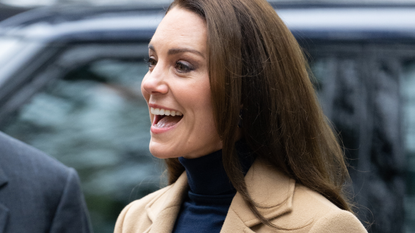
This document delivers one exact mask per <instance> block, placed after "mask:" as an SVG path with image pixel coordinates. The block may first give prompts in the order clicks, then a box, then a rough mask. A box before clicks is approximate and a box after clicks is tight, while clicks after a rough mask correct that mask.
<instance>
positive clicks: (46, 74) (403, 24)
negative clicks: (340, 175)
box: [0, 0, 415, 233]
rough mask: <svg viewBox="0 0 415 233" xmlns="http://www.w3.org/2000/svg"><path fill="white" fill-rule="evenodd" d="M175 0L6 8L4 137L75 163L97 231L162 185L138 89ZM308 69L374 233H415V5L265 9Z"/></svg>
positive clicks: (312, 4) (72, 0)
mask: <svg viewBox="0 0 415 233" xmlns="http://www.w3.org/2000/svg"><path fill="white" fill-rule="evenodd" d="M170 2H171V1H170V0H158V1H156V0H153V1H151V2H150V1H139V0H136V1H133V0H119V1H109V0H89V1H87V0H36V1H34V0H0V21H1V22H0V130H1V131H3V132H5V133H6V134H9V135H11V136H13V137H15V138H17V139H19V140H22V141H24V142H26V143H28V144H30V145H32V146H34V147H36V148H38V149H40V150H42V151H44V152H46V153H47V154H49V155H51V156H53V157H55V158H57V159H58V160H59V161H61V162H62V163H64V164H66V165H68V166H70V167H74V168H75V169H76V170H77V171H78V173H79V175H80V178H81V181H82V188H83V191H84V194H85V197H86V201H87V205H88V208H89V211H90V216H91V220H92V224H93V227H94V231H95V232H99V233H109V232H112V231H113V227H114V224H115V220H116V217H117V216H118V214H119V212H120V211H121V209H122V208H123V207H124V206H125V205H127V204H128V203H129V202H131V201H133V200H135V199H137V198H140V197H142V196H144V195H146V194H147V193H149V192H152V191H154V190H156V189H158V188H160V187H161V186H163V185H165V184H166V181H165V177H164V175H163V171H164V166H163V162H162V161H160V160H158V159H155V158H153V157H152V156H151V154H150V153H149V151H148V142H149V127H150V122H149V118H148V110H147V106H146V104H145V101H144V100H143V98H142V97H141V92H140V83H141V80H142V78H143V76H144V74H145V73H146V72H147V65H146V63H145V62H144V58H146V57H147V43H148V41H149V40H150V38H151V36H152V34H153V33H154V31H155V28H156V27H157V25H158V23H159V22H160V21H161V19H162V17H163V14H164V9H165V8H166V7H167V6H168V4H169V3H170ZM270 2H271V4H272V5H273V6H274V8H275V9H276V11H277V13H279V15H280V17H281V18H282V19H283V20H284V22H285V23H286V24H287V25H288V27H289V28H290V29H291V31H292V32H293V34H294V35H295V36H296V38H297V39H298V41H299V42H300V44H301V46H302V47H303V48H304V51H305V54H306V56H307V58H308V60H309V62H310V66H311V72H312V73H313V74H312V76H313V77H314V79H315V86H316V91H317V93H318V96H319V100H320V102H321V105H322V107H323V109H324V112H325V114H326V115H327V116H328V117H329V119H330V120H331V121H332V122H333V123H334V125H335V128H336V131H337V132H338V134H339V136H340V138H341V139H342V141H343V144H344V148H345V153H346V156H347V158H348V162H349V164H350V173H351V176H352V179H353V182H354V183H353V188H354V200H355V201H356V203H357V207H358V211H357V214H358V217H359V218H360V219H361V220H362V221H363V222H364V224H365V225H366V226H370V225H371V226H370V228H369V232H376V233H389V232H395V233H400V232H402V233H410V232H415V0H406V1H405V0H401V1H399V0H383V1H380V0H378V1H375V0H372V1H369V0H368V1H362V0H360V1H353V0H343V1H342V0H332V1H329V0H327V1H313V0H291V1H270Z"/></svg>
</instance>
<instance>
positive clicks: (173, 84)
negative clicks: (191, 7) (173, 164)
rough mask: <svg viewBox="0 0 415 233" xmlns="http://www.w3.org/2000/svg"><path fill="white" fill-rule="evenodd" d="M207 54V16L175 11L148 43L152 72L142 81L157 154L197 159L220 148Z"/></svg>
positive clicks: (151, 146)
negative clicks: (214, 116)
mask: <svg viewBox="0 0 415 233" xmlns="http://www.w3.org/2000/svg"><path fill="white" fill-rule="evenodd" d="M207 55H208V54H207V32H206V24H205V22H204V20H203V19H202V18H200V17H199V16H198V15H196V14H194V13H192V12H190V11H187V10H183V9H180V8H178V7H174V8H173V9H171V10H170V11H169V12H168V13H167V15H166V16H165V17H164V19H163V20H162V22H161V23H160V25H159V26H158V28H157V30H156V33H155V34H154V36H153V38H152V39H151V41H150V43H149V71H148V72H147V74H146V76H145V77H144V79H143V82H142V84H141V91H142V93H143V96H144V98H145V99H146V101H147V104H148V107H149V111H150V120H151V130H150V131H151V141H150V152H151V153H152V154H153V155H154V156H155V157H158V158H176V157H181V156H182V157H185V158H197V157H200V156H203V155H206V154H208V153H211V152H214V151H217V150H219V149H221V148H222V142H221V140H220V138H219V135H218V133H217V131H216V127H215V123H214V120H213V112H212V102H211V93H210V84H209V74H208V60H207V59H208V57H207Z"/></svg>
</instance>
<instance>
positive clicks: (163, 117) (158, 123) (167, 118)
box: [150, 108, 183, 128]
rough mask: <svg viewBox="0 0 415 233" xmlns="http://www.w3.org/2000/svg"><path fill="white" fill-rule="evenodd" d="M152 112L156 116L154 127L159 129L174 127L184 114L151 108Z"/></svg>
mask: <svg viewBox="0 0 415 233" xmlns="http://www.w3.org/2000/svg"><path fill="white" fill-rule="evenodd" d="M150 112H151V114H153V115H154V121H153V126H155V127H157V128H169V127H172V126H174V125H176V124H177V123H178V122H179V121H180V120H181V119H182V118H183V114H182V113H181V112H179V111H174V110H167V109H161V108H150Z"/></svg>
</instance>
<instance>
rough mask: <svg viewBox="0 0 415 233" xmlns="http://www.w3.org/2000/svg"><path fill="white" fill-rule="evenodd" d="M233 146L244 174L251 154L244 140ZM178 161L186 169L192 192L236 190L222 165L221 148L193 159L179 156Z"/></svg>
mask: <svg viewBox="0 0 415 233" xmlns="http://www.w3.org/2000/svg"><path fill="white" fill-rule="evenodd" d="M235 148H236V152H237V153H238V156H239V158H240V160H241V165H242V169H243V172H244V174H246V173H247V172H248V170H249V168H250V166H251V165H252V163H253V160H254V159H253V156H251V153H250V152H249V147H248V146H247V145H246V143H245V141H244V140H239V141H238V142H236V143H235ZM179 161H180V163H181V164H182V165H183V166H184V168H185V169H186V174H187V179H188V183H189V188H190V191H191V192H192V193H195V194H201V195H220V194H232V193H235V192H236V191H235V188H234V187H233V185H232V183H231V181H230V180H229V178H228V176H227V174H226V172H225V169H224V167H223V163H222V150H219V151H216V152H213V153H210V154H208V155H205V156H202V157H199V158H195V159H186V158H183V157H180V158H179Z"/></svg>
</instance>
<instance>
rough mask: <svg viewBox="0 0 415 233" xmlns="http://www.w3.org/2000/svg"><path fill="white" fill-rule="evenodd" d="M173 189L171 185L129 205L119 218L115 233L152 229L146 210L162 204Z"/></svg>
mask: <svg viewBox="0 0 415 233" xmlns="http://www.w3.org/2000/svg"><path fill="white" fill-rule="evenodd" d="M171 187H172V185H169V186H167V187H164V188H162V189H160V190H157V191H155V192H153V193H150V194H148V195H147V196H145V197H143V198H141V199H139V200H136V201H133V202H131V203H130V204H128V205H127V206H126V207H125V208H124V209H123V210H122V211H121V213H120V215H119V216H118V218H117V222H116V224H115V230H114V232H115V233H121V232H138V231H137V230H138V229H142V230H143V229H146V228H148V227H150V226H151V224H152V219H151V216H149V215H148V214H147V213H146V212H147V211H146V209H147V208H148V207H149V206H150V205H157V204H158V203H160V202H162V201H163V200H164V197H165V196H166V193H167V192H168V191H169V190H170V189H171Z"/></svg>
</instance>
